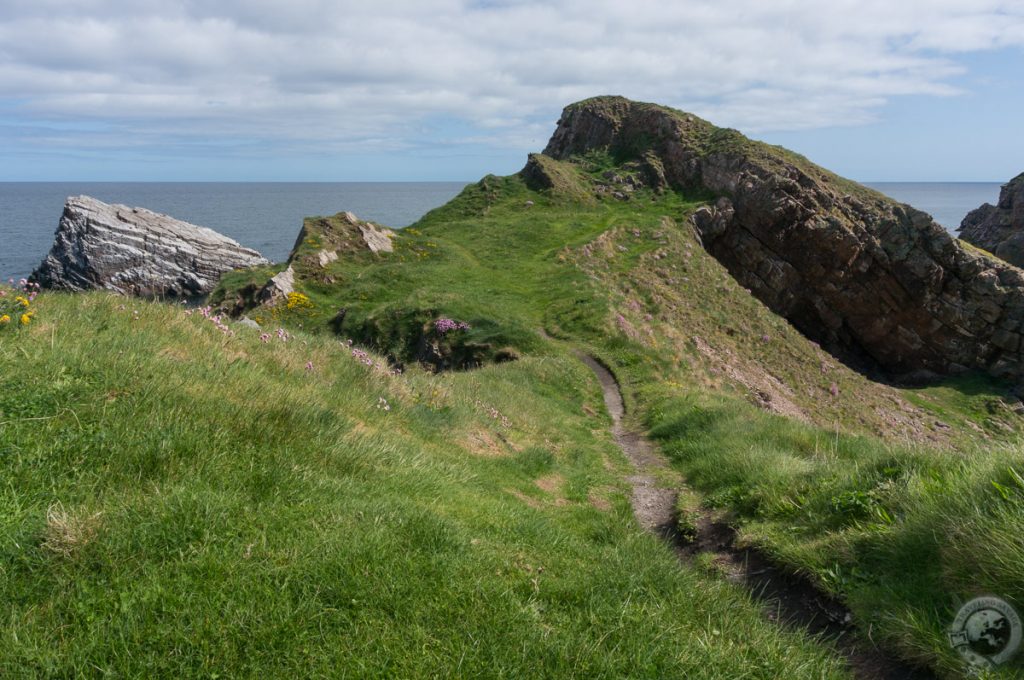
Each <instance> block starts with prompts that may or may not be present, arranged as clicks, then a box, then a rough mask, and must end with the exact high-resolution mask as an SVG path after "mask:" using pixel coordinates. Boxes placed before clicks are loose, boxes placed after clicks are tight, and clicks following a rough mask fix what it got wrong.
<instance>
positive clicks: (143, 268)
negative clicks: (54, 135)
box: [32, 196, 268, 297]
mask: <svg viewBox="0 0 1024 680" xmlns="http://www.w3.org/2000/svg"><path fill="white" fill-rule="evenodd" d="M261 264H268V262H267V260H265V259H264V258H263V257H262V256H261V255H260V254H259V253H257V252H256V251H255V250H251V249H249V248H245V247H243V246H241V245H239V244H238V243H237V242H235V241H233V240H231V239H229V238H227V237H226V236H222V235H221V234H218V233H217V232H215V231H213V230H211V229H207V228H205V227H198V226H196V225H194V224H189V223H188V222H182V221H180V220H176V219H174V218H172V217H168V216H166V215H161V214H158V213H154V212H151V211H149V210H146V209H144V208H129V207H127V206H123V205H108V204H106V203H103V202H101V201H97V200H96V199H94V198H90V197H88V196H77V197H73V198H69V199H68V200H67V203H66V204H65V205H64V214H63V216H62V217H61V219H60V224H59V226H58V227H57V234H56V236H55V238H54V242H53V247H52V248H51V249H50V252H49V254H47V256H46V259H44V260H43V262H42V264H40V265H39V267H38V268H37V269H36V270H35V272H34V273H33V274H32V279H33V280H34V281H36V282H37V283H39V284H40V285H41V286H42V287H44V288H56V289H64V290H90V289H96V288H104V289H107V290H113V291H117V292H119V293H125V294H133V295H145V296H150V295H161V296H174V297H196V296H201V295H205V294H206V293H208V292H210V290H212V289H213V287H214V286H215V285H216V283H217V280H218V279H219V278H220V276H221V274H223V273H224V272H226V271H230V270H232V269H236V268H240V267H250V266H254V265H261Z"/></svg>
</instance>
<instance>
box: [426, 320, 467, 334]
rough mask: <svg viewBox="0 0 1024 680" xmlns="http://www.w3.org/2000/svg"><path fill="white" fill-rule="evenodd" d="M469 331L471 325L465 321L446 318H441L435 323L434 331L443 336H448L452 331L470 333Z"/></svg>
mask: <svg viewBox="0 0 1024 680" xmlns="http://www.w3.org/2000/svg"><path fill="white" fill-rule="evenodd" d="M469 329H470V325H469V324H468V323H466V322H465V321H456V320H454V319H448V318H445V317H441V318H440V319H437V320H436V321H434V330H436V331H437V332H438V333H440V334H441V335H446V334H448V333H450V332H451V331H468V330H469Z"/></svg>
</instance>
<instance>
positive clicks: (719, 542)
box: [577, 352, 936, 680]
mask: <svg viewBox="0 0 1024 680" xmlns="http://www.w3.org/2000/svg"><path fill="white" fill-rule="evenodd" d="M577 356H578V357H579V358H580V360H582V361H583V362H584V363H585V364H586V365H587V366H588V367H590V370H592V371H593V372H594V374H595V375H596V376H597V379H598V380H599V381H600V383H601V390H602V392H603V393H604V403H605V406H607V408H608V413H609V414H611V417H612V435H613V436H614V437H615V441H616V443H617V444H618V445H619V446H620V447H621V448H622V451H623V452H624V453H625V454H626V457H627V458H629V460H630V462H631V463H632V464H633V468H634V470H635V474H633V475H631V476H630V477H628V478H627V479H628V481H629V482H630V484H632V486H633V494H632V498H631V500H632V505H633V512H634V514H635V515H636V518H637V521H639V523H640V525H641V526H642V527H643V528H645V529H647V530H648V531H651V532H652V533H655V534H657V535H658V536H660V537H662V538H663V539H665V540H666V541H668V542H669V543H670V544H671V545H672V547H673V549H674V550H675V552H676V554H677V555H678V556H679V558H680V560H684V561H689V560H691V559H693V558H694V557H695V556H696V555H698V554H700V553H710V554H711V555H712V559H713V562H714V563H715V564H716V565H717V566H718V567H719V568H720V569H721V570H722V572H723V573H724V574H725V576H726V578H727V579H728V580H729V581H731V582H733V583H736V584H738V585H741V586H743V587H745V588H746V589H747V590H748V591H749V592H750V594H751V595H752V596H753V598H754V599H755V600H757V601H758V602H760V603H761V605H762V606H763V607H764V610H765V615H766V616H767V617H768V618H769V619H771V620H773V621H777V622H779V623H780V624H782V625H786V626H791V627H797V628H802V629H805V630H807V631H808V633H810V634H812V635H815V636H819V637H821V638H824V639H828V640H834V641H835V648H836V650H837V651H838V652H839V653H840V654H842V655H843V656H844V657H845V658H846V660H847V662H848V663H849V666H850V670H851V671H852V672H853V675H854V676H855V677H857V678H865V679H867V678H871V679H873V680H874V679H882V680H904V679H911V680H917V679H918V678H921V679H925V678H934V677H936V676H935V675H934V674H932V673H931V672H929V671H926V670H922V669H918V668H914V667H911V666H908V665H906V664H904V663H902V662H900V661H898V660H896V659H894V658H892V657H891V656H889V655H887V654H885V653H884V652H882V651H881V650H879V649H877V648H875V647H874V646H872V645H870V644H869V643H866V642H863V641H862V640H859V639H857V638H856V637H855V636H854V635H853V632H854V627H853V621H852V617H851V616H850V612H849V610H847V609H846V607H845V606H844V605H843V604H842V603H840V602H838V601H837V600H835V599H834V598H832V597H830V596H829V595H827V594H825V593H823V592H821V591H820V590H818V589H817V588H816V587H815V586H814V584H813V583H812V582H810V581H809V580H808V579H805V578H802V577H799V576H795V575H793V574H790V573H787V572H785V571H783V570H782V569H780V568H779V567H778V566H777V565H776V564H774V563H773V562H772V561H771V560H770V559H769V558H768V557H767V556H766V555H764V554H763V553H762V552H760V551H758V550H755V549H751V548H741V547H738V546H737V545H736V531H735V530H734V529H733V528H732V526H731V525H730V524H729V522H728V518H727V517H725V516H724V515H715V514H714V513H712V512H710V511H702V512H701V514H700V517H699V519H697V521H696V536H695V537H694V536H692V535H691V536H688V537H686V536H683V535H682V534H681V533H680V531H679V529H678V528H677V521H676V520H677V516H676V509H675V506H676V499H677V497H678V495H679V489H680V487H681V480H678V478H677V477H676V476H675V475H673V473H672V471H671V470H670V468H669V466H668V463H667V462H666V461H665V459H664V458H663V457H662V456H661V454H660V452H659V451H658V450H657V449H656V448H655V446H654V444H652V443H651V442H650V441H649V440H648V439H647V438H646V437H645V436H644V435H642V434H640V433H638V432H634V431H632V430H630V429H629V428H627V427H626V426H625V425H624V424H623V417H624V416H625V413H626V409H625V404H624V402H623V400H622V391H621V390H620V388H619V384H618V381H617V380H616V379H615V376H614V375H612V373H611V371H609V370H608V369H607V368H606V367H605V366H603V365H602V364H601V363H599V362H598V361H597V360H595V359H594V358H593V357H591V356H588V355H586V354H582V353H579V352H577ZM673 477H676V479H677V481H676V482H673V481H672V480H673Z"/></svg>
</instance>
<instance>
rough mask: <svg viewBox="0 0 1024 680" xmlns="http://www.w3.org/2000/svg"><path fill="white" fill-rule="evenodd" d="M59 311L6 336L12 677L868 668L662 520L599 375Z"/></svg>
mask: <svg viewBox="0 0 1024 680" xmlns="http://www.w3.org/2000/svg"><path fill="white" fill-rule="evenodd" d="M125 303H127V306H125ZM37 309H38V315H37V321H36V322H35V323H34V324H33V325H31V326H29V327H27V328H25V329H22V330H21V331H20V332H18V333H17V334H14V333H7V334H4V335H2V336H0V376H2V385H0V395H2V396H0V469H2V474H0V479H3V480H4V481H3V484H2V487H0V598H2V600H0V601H2V602H3V603H4V604H3V617H2V619H0V675H2V676H3V677H100V676H103V677H256V676H262V677H282V676H289V675H291V676H297V677H311V676H330V677H427V676H446V677H447V676H456V677H515V678H522V677H536V678H541V677H609V678H611V677H624V676H630V677H652V678H654V677H682V676H686V677H707V678H718V677H747V678H774V677H794V678H796V677H803V678H822V677H837V678H838V677H844V674H843V672H842V671H841V665H840V664H839V663H838V662H837V660H836V658H835V656H834V655H832V654H831V653H829V652H828V650H827V649H825V648H823V647H822V646H821V645H819V644H816V643H813V642H811V641H808V640H807V639H805V638H803V637H802V636H801V635H799V634H796V633H786V632H782V631H780V630H779V629H777V628H776V627H775V626H774V625H772V624H771V623H769V622H767V621H765V620H764V619H763V618H762V617H761V615H760V614H759V612H758V610H757V609H756V607H755V606H754V605H752V604H751V602H750V601H749V600H748V599H747V597H746V596H744V595H743V594H742V593H739V592H738V591H736V590H735V589H734V588H732V587H730V586H729V585H727V584H724V583H722V582H719V581H717V580H715V579H713V578H711V577H708V576H705V575H702V574H699V573H697V572H695V571H692V570H690V569H681V568H679V565H678V564H677V562H676V560H675V558H674V557H673V556H672V555H671V554H670V553H669V552H668V551H666V550H665V549H664V548H663V547H662V546H661V544H660V543H658V541H657V540H655V539H654V538H652V537H650V536H647V535H645V534H644V533H643V532H642V531H641V530H640V529H639V528H638V527H637V526H636V525H635V523H634V522H633V519H632V517H631V513H630V510H629V506H628V501H627V498H626V489H625V487H624V486H623V483H622V482H621V479H620V474H621V471H622V469H623V461H622V460H621V456H620V454H619V453H618V452H617V450H616V449H615V447H614V446H613V445H612V443H611V441H610V438H609V437H608V435H607V433H606V426H607V422H606V420H605V419H604V418H602V417H597V418H595V417H593V416H589V415H587V414H586V413H585V412H584V407H586V409H588V410H590V411H591V412H592V413H593V412H600V409H601V397H600V393H599V391H598V389H597V386H596V384H595V382H594V381H593V379H592V377H591V375H590V374H589V373H588V372H587V369H586V368H585V367H583V366H582V365H581V364H579V363H578V362H577V361H575V360H574V359H571V358H566V357H552V356H549V357H539V356H538V357H531V358H526V359H523V360H521V361H518V362H514V363H511V364H503V365H500V366H492V367H487V368H485V369H482V370H479V371H474V372H467V373H458V374H454V373H448V374H444V375H441V376H433V375H430V374H426V373H424V372H422V371H419V370H416V369H413V370H410V371H407V372H406V373H405V374H403V375H391V374H389V372H388V371H387V370H386V368H369V367H367V366H365V365H362V364H360V363H358V362H357V361H356V360H355V359H353V357H352V356H351V355H350V352H349V351H348V349H347V348H344V347H342V346H341V344H340V343H338V342H337V340H335V339H333V338H331V337H329V336H325V335H321V336H314V335H307V334H305V333H302V332H296V333H295V334H294V335H293V337H292V338H291V339H290V340H289V341H288V342H281V341H280V340H278V339H277V338H276V337H275V338H274V339H273V341H272V342H269V343H263V342H261V341H260V339H259V337H258V332H257V331H252V330H250V329H246V328H242V327H238V328H237V333H238V335H237V336H236V337H227V336H225V335H223V334H222V333H221V332H220V331H218V330H217V329H216V328H215V327H214V326H213V325H212V324H211V323H210V322H209V321H206V320H204V319H202V318H201V317H199V316H198V315H192V316H186V315H185V314H184V312H183V310H182V309H181V308H180V307H174V306H171V305H164V304H159V303H146V302H137V301H130V300H129V301H124V300H123V299H120V298H117V297H113V296H108V295H105V294H90V295H82V296H67V295H59V294H46V295H43V296H42V297H40V298H39V300H38V301H37ZM136 310H137V312H138V314H137V315H135V314H134V312H135V311H136ZM377 360H378V361H379V358H378V359H377ZM306 362H312V364H313V370H307V369H306V368H305V366H306ZM382 398H383V399H386V400H387V403H388V405H389V407H390V409H389V410H383V409H381V408H378V404H379V403H381V402H380V401H379V400H380V399H382ZM495 414H497V416H496V415H495Z"/></svg>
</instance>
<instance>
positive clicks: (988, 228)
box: [959, 173, 1024, 267]
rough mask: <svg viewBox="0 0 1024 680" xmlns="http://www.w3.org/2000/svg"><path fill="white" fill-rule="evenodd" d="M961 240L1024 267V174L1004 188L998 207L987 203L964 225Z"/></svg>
mask: <svg viewBox="0 0 1024 680" xmlns="http://www.w3.org/2000/svg"><path fill="white" fill-rule="evenodd" d="M959 232H960V238H962V239H963V240H965V241H967V242H968V243H971V244H973V245H976V246H978V247H979V248H984V249H985V250H987V251H989V252H991V253H995V254H996V255H997V256H999V257H1001V258H1002V259H1004V260H1006V261H1007V262H1009V263H1010V264H1012V265H1016V266H1018V267H1024V173H1021V174H1019V175H1017V176H1016V177H1014V178H1013V179H1011V180H1010V181H1009V182H1007V183H1006V184H1004V185H1003V188H1002V190H1001V191H1000V192H999V203H998V205H992V204H991V203H986V204H984V205H982V206H981V207H980V208H978V209H977V210H972V211H971V212H969V213H968V214H967V217H965V218H964V221H963V222H961V223H960V229H959Z"/></svg>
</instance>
